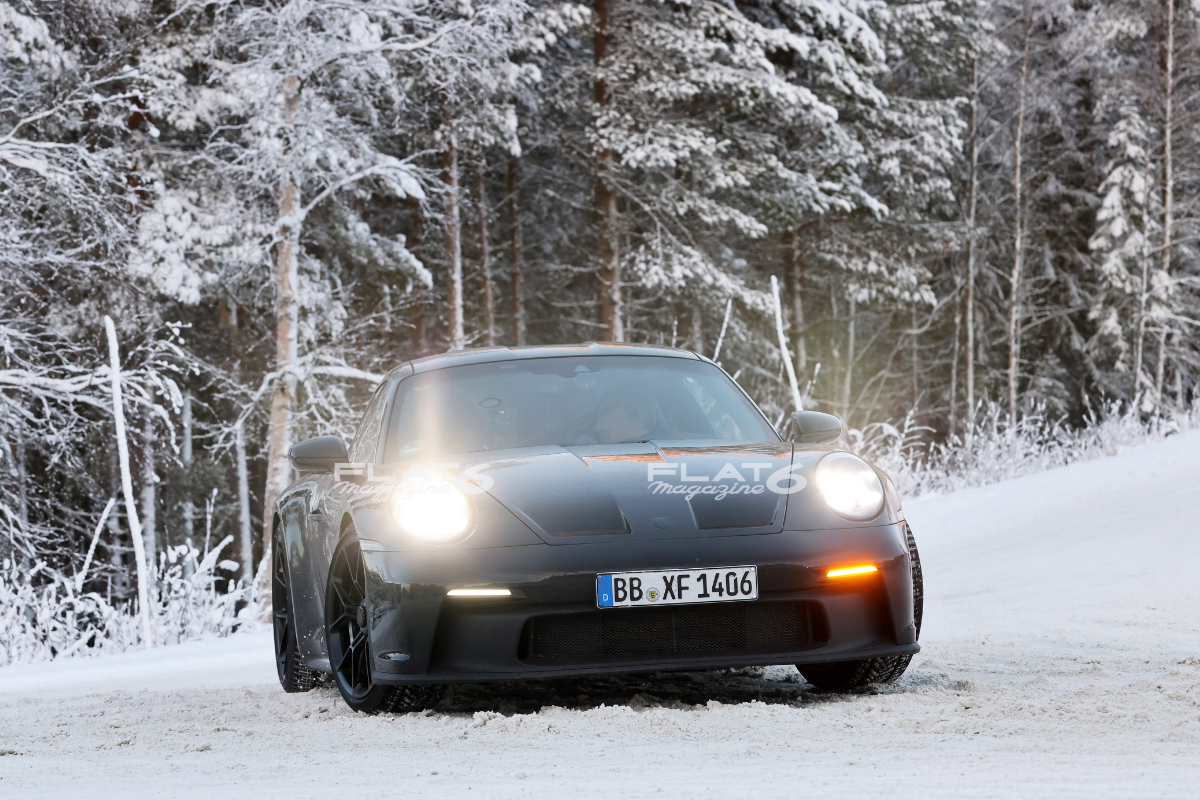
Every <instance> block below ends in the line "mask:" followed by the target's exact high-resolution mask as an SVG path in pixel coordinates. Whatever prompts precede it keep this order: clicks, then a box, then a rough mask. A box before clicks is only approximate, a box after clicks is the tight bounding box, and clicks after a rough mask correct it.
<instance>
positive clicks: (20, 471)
mask: <svg viewBox="0 0 1200 800" xmlns="http://www.w3.org/2000/svg"><path fill="white" fill-rule="evenodd" d="M13 430H14V431H15V433H16V436H15V437H14V438H15V439H16V445H17V446H16V448H14V449H15V452H14V453H13V465H12V475H13V479H14V480H15V481H16V482H17V519H18V520H20V522H21V532H22V533H25V534H28V533H29V472H28V467H26V465H25V464H26V453H25V429H24V427H23V426H22V425H21V420H19V419H17V420H14V422H13Z"/></svg>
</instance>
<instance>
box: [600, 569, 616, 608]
mask: <svg viewBox="0 0 1200 800" xmlns="http://www.w3.org/2000/svg"><path fill="white" fill-rule="evenodd" d="M612 578H613V576H612V575H597V576H596V605H598V606H600V607H601V608H612V604H613V587H612Z"/></svg>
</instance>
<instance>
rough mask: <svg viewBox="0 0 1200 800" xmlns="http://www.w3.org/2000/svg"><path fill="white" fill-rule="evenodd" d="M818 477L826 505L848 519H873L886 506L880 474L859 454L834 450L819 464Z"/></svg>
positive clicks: (818, 488) (816, 477)
mask: <svg viewBox="0 0 1200 800" xmlns="http://www.w3.org/2000/svg"><path fill="white" fill-rule="evenodd" d="M815 480H816V483H817V490H818V491H819V492H820V493H821V498H822V499H823V500H824V501H825V505H827V506H829V508H830V509H831V510H832V511H833V512H834V513H836V514H840V515H841V516H843V517H845V518H846V519H852V520H859V521H862V520H868V519H871V518H872V517H874V516H875V515H877V514H878V513H879V510H880V507H881V506H882V505H883V484H881V483H880V482H879V476H878V475H876V474H875V470H873V469H871V467H870V466H868V465H867V462H865V461H863V460H862V459H861V458H859V457H858V456H853V455H850V454H849V453H830V454H829V455H827V456H825V457H824V458H822V459H821V462H820V463H819V464H817V471H816V476H815Z"/></svg>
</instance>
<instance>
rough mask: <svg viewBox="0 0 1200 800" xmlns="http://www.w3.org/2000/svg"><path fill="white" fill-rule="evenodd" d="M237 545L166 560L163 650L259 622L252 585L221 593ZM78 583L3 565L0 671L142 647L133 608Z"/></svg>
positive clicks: (181, 552)
mask: <svg viewBox="0 0 1200 800" xmlns="http://www.w3.org/2000/svg"><path fill="white" fill-rule="evenodd" d="M232 540H233V537H232V536H227V537H226V538H225V539H224V540H223V541H222V542H221V543H220V544H218V545H217V546H216V547H214V548H213V549H212V550H210V551H209V552H208V554H207V555H202V554H201V553H200V552H199V551H197V550H196V549H195V548H193V547H189V546H187V545H183V546H179V547H172V548H169V549H168V550H167V551H166V552H163V553H160V558H159V568H158V580H157V584H158V585H157V589H156V590H155V591H154V592H153V597H154V608H153V613H152V614H151V620H152V629H153V631H154V639H155V642H154V643H155V644H156V645H164V644H175V643H178V642H181V641H185V640H188V639H194V638H197V637H199V636H204V635H207V634H215V635H217V636H225V635H228V634H229V633H231V632H232V631H234V630H236V629H237V628H238V626H239V625H241V624H243V623H245V622H247V621H248V620H249V619H250V618H251V617H252V615H253V613H254V611H255V610H256V608H257V603H256V600H257V598H256V597H255V596H254V587H253V585H251V586H246V585H245V584H244V583H243V584H239V585H237V586H236V587H234V588H232V589H231V590H230V591H228V592H221V591H219V590H218V586H217V582H218V581H219V580H220V578H219V577H218V576H217V574H216V571H217V570H236V569H237V568H238V566H239V565H238V564H237V563H236V562H233V561H218V559H219V558H220V554H221V552H222V551H223V550H224V549H225V547H226V546H227V545H228V544H229V543H230V542H231V541H232ZM79 583H80V582H79V581H78V580H77V578H76V577H68V576H66V575H63V574H62V573H60V572H59V571H57V570H54V569H52V568H50V567H48V566H46V565H45V564H44V563H39V564H37V565H35V566H34V568H33V569H32V570H30V571H29V572H28V573H27V574H25V575H22V574H21V570H20V569H19V567H18V565H17V564H16V563H15V562H13V561H10V560H8V561H6V562H5V563H4V565H3V571H2V572H0V666H5V665H8V664H15V663H31V662H36V661H50V660H51V659H55V658H64V657H67V656H79V655H99V654H102V653H116V652H121V651H123V650H128V649H131V648H134V647H138V646H141V645H142V644H143V641H142V633H141V627H140V622H139V617H138V616H137V614H136V609H135V608H134V607H133V603H132V601H131V602H110V600H108V599H106V598H105V596H104V595H102V594H100V593H98V592H82V591H80V590H79V588H78V586H79Z"/></svg>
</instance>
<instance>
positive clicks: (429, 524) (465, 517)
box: [392, 475, 471, 544]
mask: <svg viewBox="0 0 1200 800" xmlns="http://www.w3.org/2000/svg"><path fill="white" fill-rule="evenodd" d="M392 519H394V520H396V524H397V525H399V526H400V530H402V531H404V532H405V533H407V534H408V535H409V536H412V537H413V538H414V539H420V540H421V541H423V542H429V543H431V544H448V543H450V542H452V541H454V540H455V539H457V538H458V537H460V536H461V535H462V534H463V533H465V532H466V530H467V528H468V527H469V526H470V524H471V504H470V502H469V501H468V500H467V498H466V496H464V495H463V493H462V492H460V491H459V490H458V489H457V488H455V486H454V484H452V483H450V481H448V480H446V479H445V478H439V477H434V476H428V475H427V476H422V477H420V478H416V479H408V480H405V481H402V482H401V483H400V485H399V486H397V487H396V490H395V491H394V492H393V493H392Z"/></svg>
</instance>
